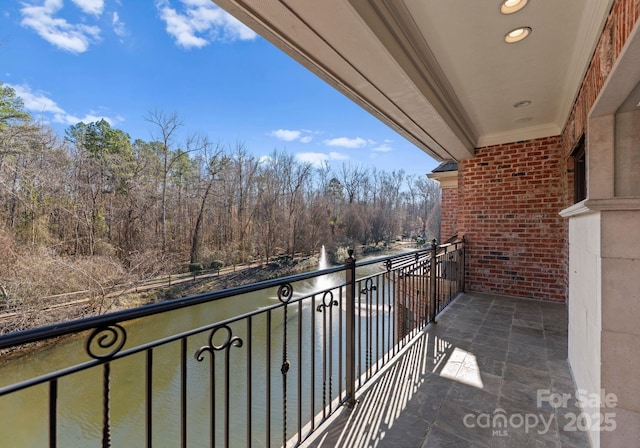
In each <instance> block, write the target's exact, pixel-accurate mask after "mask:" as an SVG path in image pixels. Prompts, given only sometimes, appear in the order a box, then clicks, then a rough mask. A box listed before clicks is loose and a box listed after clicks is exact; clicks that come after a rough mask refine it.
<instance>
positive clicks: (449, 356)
mask: <svg viewBox="0 0 640 448" xmlns="http://www.w3.org/2000/svg"><path fill="white" fill-rule="evenodd" d="M437 320H438V323H437V324H435V325H433V324H432V325H429V326H428V327H427V329H426V331H425V332H424V333H422V334H421V335H420V336H419V337H418V338H416V339H415V340H414V341H413V342H412V344H411V345H410V346H409V347H407V348H406V349H405V350H406V351H405V352H404V353H403V354H402V355H401V356H400V357H399V358H398V360H397V361H396V362H395V363H393V364H392V365H391V366H389V367H388V368H387V369H386V370H384V371H382V372H381V373H380V374H379V375H378V376H377V378H375V379H374V381H372V383H371V385H370V386H368V387H367V388H366V389H365V390H364V391H363V392H362V393H361V395H359V396H358V404H357V405H356V407H355V408H354V409H353V410H350V409H347V408H343V409H342V410H341V411H340V412H338V413H337V414H336V415H335V416H334V417H333V418H332V419H331V420H330V421H329V422H326V424H325V427H324V428H320V429H319V430H318V431H317V434H314V435H313V437H312V440H309V441H308V442H307V443H306V444H305V445H306V446H312V447H338V446H340V447H349V448H352V447H374V446H375V447H418V448H435V447H456V448H458V447H509V448H512V447H563V448H564V447H588V446H589V438H588V436H587V434H586V433H584V432H581V431H572V430H571V429H573V426H574V423H575V422H574V421H573V420H574V416H579V415H580V408H579V407H578V405H577V404H576V399H575V396H576V391H575V385H574V383H573V381H572V379H571V372H570V369H569V365H568V363H567V361H566V359H567V311H566V308H565V306H564V304H554V303H547V302H538V301H533V300H523V299H515V298H509V297H500V296H494V295H489V294H473V293H465V294H462V295H460V296H459V297H458V298H457V299H456V300H455V301H454V302H453V303H452V304H451V305H450V306H449V307H448V308H447V309H446V310H445V311H444V312H443V313H442V314H441V315H440V316H438V319H437ZM539 391H541V392H539ZM549 391H550V392H549ZM549 393H550V394H554V393H555V394H560V396H561V395H562V394H566V395H565V397H568V399H567V400H565V403H564V405H562V404H561V403H560V402H561V401H562V400H558V401H553V400H545V399H544V396H546V397H548V396H549ZM539 395H540V396H541V397H542V398H543V399H541V400H538V396H539ZM553 397H555V398H558V396H557V395H553ZM538 401H540V403H538ZM552 404H554V405H556V406H555V407H554V406H552ZM499 414H501V415H504V416H505V417H506V420H507V424H506V427H505V425H502V426H499V424H500V422H504V421H505V419H496V420H495V424H492V423H491V422H492V421H494V420H493V417H494V416H496V415H499ZM523 421H524V422H526V421H529V425H528V426H529V427H528V428H526V426H527V425H526V424H522V422H523ZM465 422H466V423H465Z"/></svg>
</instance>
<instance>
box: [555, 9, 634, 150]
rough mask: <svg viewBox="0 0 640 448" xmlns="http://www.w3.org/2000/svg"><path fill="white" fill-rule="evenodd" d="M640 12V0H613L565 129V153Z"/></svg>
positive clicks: (583, 125) (582, 129)
mask: <svg viewBox="0 0 640 448" xmlns="http://www.w3.org/2000/svg"><path fill="white" fill-rule="evenodd" d="M638 16H640V0H618V1H617V2H615V3H614V5H613V8H612V9H611V12H610V13H609V17H608V19H607V22H606V24H605V26H604V31H603V32H602V35H601V36H600V40H599V41H598V44H597V46H596V50H595V52H594V54H593V58H592V59H591V63H590V65H589V68H588V69H587V73H586V74H585V77H584V81H583V82H582V87H580V91H579V93H578V97H577V99H576V102H575V104H574V106H573V110H572V111H571V114H570V115H569V120H568V121H567V124H566V126H565V128H564V131H563V133H562V137H563V149H564V155H565V157H568V156H569V154H570V153H571V151H572V150H573V148H574V146H575V145H576V143H577V142H578V140H579V139H580V136H581V135H582V134H583V133H584V132H585V129H586V124H587V116H588V114H589V111H590V110H591V106H593V103H595V100H596V98H597V97H598V94H599V93H600V90H602V86H603V85H604V82H605V81H606V79H607V76H609V73H610V72H611V68H612V67H613V65H614V64H615V61H616V60H617V59H618V56H620V52H621V51H622V48H623V47H624V44H625V43H626V42H627V38H628V37H629V33H631V30H632V29H633V27H634V25H635V23H636V22H637V20H638ZM587 144H588V142H587Z"/></svg>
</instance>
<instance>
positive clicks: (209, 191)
mask: <svg viewBox="0 0 640 448" xmlns="http://www.w3.org/2000/svg"><path fill="white" fill-rule="evenodd" d="M145 119H146V120H147V122H148V123H149V128H150V131H151V135H152V138H151V139H150V140H149V141H145V140H141V139H136V140H132V139H131V137H130V136H129V135H128V134H127V133H126V132H125V131H123V130H120V129H117V128H115V127H112V126H111V125H110V124H109V123H108V122H107V121H105V120H99V121H96V122H92V123H77V124H75V125H73V126H70V127H69V128H68V129H67V130H66V131H65V133H64V135H62V136H61V135H57V134H56V133H55V132H54V131H53V130H52V129H51V128H50V127H48V126H46V125H42V124H38V123H37V122H36V121H35V120H34V119H33V118H32V117H31V116H30V114H28V113H27V112H26V111H25V109H24V106H23V103H22V101H21V99H20V98H19V97H17V96H16V95H15V92H14V91H13V90H12V89H11V88H10V87H8V86H5V85H2V84H1V83H0V246H2V247H3V252H4V256H3V258H4V259H5V260H4V262H3V263H2V267H0V284H1V285H3V286H2V290H3V291H4V292H2V291H0V299H2V295H4V296H9V295H11V293H12V291H9V289H13V290H14V291H13V293H14V294H15V292H16V291H18V290H20V287H19V286H16V285H15V278H17V277H21V274H20V272H30V273H33V272H37V273H39V274H36V275H39V276H40V279H41V280H42V281H49V282H51V285H50V286H47V287H45V288H40V289H38V288H36V287H31V288H28V290H29V293H30V294H37V293H55V292H57V291H58V290H59V289H64V288H71V287H72V286H71V285H67V284H66V283H67V280H63V279H59V280H58V281H57V283H58V285H57V286H52V285H56V281H54V277H55V276H52V274H49V273H48V272H49V271H47V267H46V266H42V264H48V263H52V266H56V268H55V269H54V268H53V267H52V266H49V268H51V269H53V271H56V269H57V272H67V274H66V277H70V278H73V275H71V274H68V272H71V271H74V272H75V271H76V270H77V271H78V272H82V274H78V278H82V280H78V281H79V282H80V283H82V282H85V283H86V282H89V283H95V284H102V285H104V284H106V283H108V281H107V280H106V279H107V278H109V279H111V277H110V276H112V277H113V279H112V281H113V282H115V281H116V279H118V278H123V277H126V276H136V277H137V278H142V277H145V276H150V275H154V274H157V273H162V272H166V271H171V270H176V269H179V268H180V266H182V267H184V266H185V265H186V264H187V263H202V264H203V265H205V266H207V265H209V264H211V263H212V262H214V261H220V262H223V263H225V264H235V263H244V262H249V261H263V262H267V261H269V260H272V259H273V258H275V257H279V256H282V255H294V254H299V253H301V254H312V253H317V251H318V250H319V248H320V247H321V245H327V246H328V247H333V248H337V247H340V246H342V247H347V246H354V245H375V244H380V243H385V242H386V243H388V242H389V241H391V240H395V239H397V238H401V237H404V238H414V239H421V240H429V239H431V238H433V237H437V235H438V229H439V219H440V209H439V195H440V192H439V188H438V186H437V184H435V183H434V182H432V181H430V180H428V179H427V178H426V176H409V175H406V174H405V173H404V172H403V171H394V172H385V171H381V170H377V169H375V168H367V167H363V166H360V165H353V164H343V165H342V166H341V167H340V168H338V169H331V168H330V167H329V166H328V165H326V164H325V165H324V166H322V167H321V168H316V167H313V166H312V165H311V164H309V163H303V162H300V161H298V160H297V159H296V158H295V156H294V155H292V154H289V153H287V152H284V151H277V150H275V151H273V152H272V153H271V154H270V155H269V156H268V157H256V156H254V155H252V154H251V152H250V151H249V149H248V148H246V147H245V145H244V144H242V143H236V144H234V145H224V144H221V143H216V142H213V141H211V140H210V139H209V138H208V137H206V136H204V135H193V136H191V137H189V138H186V139H185V140H184V141H178V134H179V133H181V131H182V128H183V127H184V123H183V122H182V121H181V120H180V118H179V117H178V115H177V114H175V113H165V112H164V111H161V110H154V111H150V112H149V113H147V115H146V117H145ZM29 257H31V258H29ZM25 260H28V261H25ZM29 260H30V261H29ZM25 263H26V264H27V265H25ZM94 264H95V266H94V267H93V268H90V267H88V266H93V265H94ZM105 265H108V266H109V268H108V269H106V268H105V267H104V266H105ZM61 266H62V267H61ZM23 270H26V271H23ZM87 272H89V273H88V274H87ZM29 275H30V276H31V277H32V276H33V274H29ZM109 281H111V280H109ZM85 286H86V285H85ZM77 287H82V285H77Z"/></svg>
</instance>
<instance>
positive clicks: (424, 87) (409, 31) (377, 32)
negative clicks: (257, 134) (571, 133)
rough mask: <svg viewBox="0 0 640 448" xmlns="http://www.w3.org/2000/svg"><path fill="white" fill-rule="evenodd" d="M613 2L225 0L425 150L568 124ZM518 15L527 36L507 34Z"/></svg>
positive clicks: (460, 149) (446, 153)
mask: <svg viewBox="0 0 640 448" xmlns="http://www.w3.org/2000/svg"><path fill="white" fill-rule="evenodd" d="M613 1H614V0H529V2H528V5H527V6H526V7H525V8H524V9H522V10H521V11H519V12H517V13H515V14H512V15H508V16H507V15H503V14H501V13H500V1H499V0H322V1H318V0H216V3H217V4H219V5H220V6H221V7H223V8H224V9H226V10H227V11H228V12H230V13H231V14H232V15H234V16H236V17H237V18H238V19H239V20H241V21H242V22H244V23H245V24H247V25H248V26H249V27H251V28H253V29H254V30H255V31H256V32H258V33H259V34H261V35H262V36H263V37H265V38H266V39H268V40H270V41H271V42H272V43H274V44H275V45H276V46H278V47H280V48H281V49H282V50H283V51H285V52H287V53H288V54H289V55H291V56H292V57H293V58H295V59H296V60H298V61H299V62H300V63H302V64H303V65H305V66H306V67H307V68H309V69H310V70H312V71H313V72H314V73H316V74H317V75H319V76H320V77H322V78H323V79H324V80H326V81H327V82H329V83H330V84H331V85H333V86H334V87H336V88H337V89H339V90H340V91H342V92H343V93H344V94H346V95H347V96H349V97H350V98H351V99H353V100H354V101H356V102H357V103H358V104H360V105H361V106H363V107H364V108H365V109H367V110H368V111H369V112H371V113H372V114H374V115H375V116H376V117H378V118H379V119H381V120H382V121H384V122H385V123H387V124H388V125H389V126H391V127H392V128H394V129H395V130H396V131H398V132H399V133H401V134H402V135H404V136H405V137H406V138H408V139H409V140H410V141H412V142H413V143H414V144H416V145H417V146H418V147H420V148H421V149H423V150H424V151H425V152H426V153H428V154H430V155H431V156H433V157H434V158H436V159H437V160H446V159H456V160H461V159H465V158H468V157H472V156H473V153H474V148H476V147H481V146H485V145H493V144H500V143H508V142H514V141H519V140H526V139H531V138H538V137H545V136H550V135H557V134H559V133H560V132H561V131H562V128H563V127H564V125H565V122H566V120H567V118H568V115H569V113H570V111H571V108H572V106H573V103H574V101H575V98H576V95H577V93H578V89H579V87H580V85H581V81H582V78H583V76H584V73H585V71H586V69H587V66H588V63H589V61H590V60H591V57H592V55H593V51H594V48H595V45H596V43H597V40H598V38H599V36H600V34H601V32H602V29H603V26H604V23H605V20H606V17H607V15H608V13H609V10H610V8H611V5H612V3H613ZM519 26H529V27H531V28H532V33H531V34H530V36H529V37H528V38H527V39H525V40H524V41H522V42H519V43H515V44H506V43H505V42H504V35H505V34H506V33H507V32H509V31H510V30H512V29H513V28H516V27H519ZM523 100H529V101H531V105H530V106H528V107H523V108H514V107H513V105H514V104H515V103H516V102H518V101H523ZM336 113H339V111H336Z"/></svg>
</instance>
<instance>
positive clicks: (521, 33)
mask: <svg viewBox="0 0 640 448" xmlns="http://www.w3.org/2000/svg"><path fill="white" fill-rule="evenodd" d="M529 34H531V28H529V27H528V26H522V27H520V28H516V29H514V30H511V31H509V32H508V33H507V34H506V35H505V36H504V41H505V42H506V43H508V44H513V43H516V42H520V41H521V40H522V39H524V38H525V37H527V36H528V35H529Z"/></svg>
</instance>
